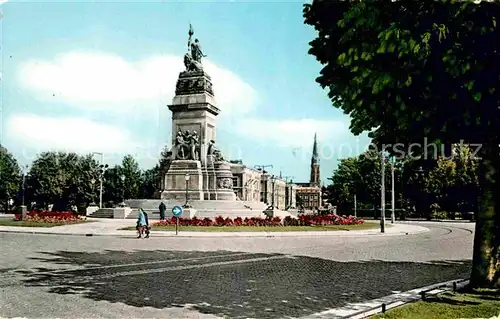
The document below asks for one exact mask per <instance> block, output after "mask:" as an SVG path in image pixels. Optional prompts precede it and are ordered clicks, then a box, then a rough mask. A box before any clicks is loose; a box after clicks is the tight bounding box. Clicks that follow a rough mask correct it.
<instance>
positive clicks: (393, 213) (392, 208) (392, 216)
mask: <svg viewBox="0 0 500 319" xmlns="http://www.w3.org/2000/svg"><path fill="white" fill-rule="evenodd" d="M394 162H395V160H394V157H393V158H392V161H391V224H394V222H395V221H396V212H395V208H396V196H395V194H394Z"/></svg>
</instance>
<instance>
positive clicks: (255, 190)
mask: <svg viewBox="0 0 500 319" xmlns="http://www.w3.org/2000/svg"><path fill="white" fill-rule="evenodd" d="M231 173H232V174H233V190H234V193H235V194H236V197H237V198H238V199H239V200H243V201H255V202H259V201H261V177H262V172H260V171H259V170H257V169H254V168H250V167H247V166H246V165H244V164H243V162H242V161H241V160H237V161H231Z"/></svg>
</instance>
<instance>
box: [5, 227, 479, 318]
mask: <svg viewBox="0 0 500 319" xmlns="http://www.w3.org/2000/svg"><path fill="white" fill-rule="evenodd" d="M473 226H474V225H473V224H458V223H457V224H454V223H446V225H443V223H426V224H425V227H429V228H430V229H431V230H430V231H429V232H427V233H424V234H419V235H408V236H390V237H369V238H366V237H361V238H354V237H346V238H341V237H324V238H151V239H149V240H147V239H131V238H129V237H126V238H114V237H75V236H54V235H30V234H9V233H3V234H0V240H1V246H0V247H1V248H0V256H1V258H0V271H1V272H2V275H0V317H30V318H34V317H58V318H75V317H85V318H97V317H99V318H102V317H105V318H132V317H155V318H202V317H203V318H205V317H207V318H210V317H212V318H213V317H230V318H284V317H299V316H304V315H310V314H313V313H317V312H321V311H325V310H327V309H330V308H336V307H341V306H343V305H345V304H346V303H349V302H361V301H364V300H369V299H375V298H378V297H382V296H385V295H389V294H392V293H393V292H394V291H405V290H410V289H414V288H418V287H421V286H425V285H429V284H433V283H437V282H441V281H447V280H452V279H457V278H464V277H467V276H468V275H469V272H470V257H471V256H472V239H473Z"/></svg>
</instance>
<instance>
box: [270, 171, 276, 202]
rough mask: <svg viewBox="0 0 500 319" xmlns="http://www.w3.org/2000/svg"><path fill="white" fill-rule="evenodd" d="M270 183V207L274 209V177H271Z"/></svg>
mask: <svg viewBox="0 0 500 319" xmlns="http://www.w3.org/2000/svg"><path fill="white" fill-rule="evenodd" d="M271 183H272V189H271V192H272V195H271V207H272V208H273V209H274V187H275V184H276V176H274V175H273V176H271Z"/></svg>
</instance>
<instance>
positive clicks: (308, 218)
mask: <svg viewBox="0 0 500 319" xmlns="http://www.w3.org/2000/svg"><path fill="white" fill-rule="evenodd" d="M176 220H177V217H172V218H170V219H166V220H162V221H158V222H154V223H153V226H171V225H175V224H176ZM363 223H364V220H362V219H358V218H356V217H354V216H349V217H342V216H338V215H323V216H321V215H301V216H299V218H298V219H294V218H292V217H286V218H285V219H283V220H281V218H279V217H274V218H272V219H268V218H261V217H252V218H248V217H246V218H245V219H242V218H241V217H236V218H235V219H231V218H228V217H226V218H224V217H222V216H218V217H216V218H215V219H214V220H212V219H210V218H204V219H200V218H197V217H193V218H179V225H181V226H220V227H222V226H314V225H359V224H363Z"/></svg>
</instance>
